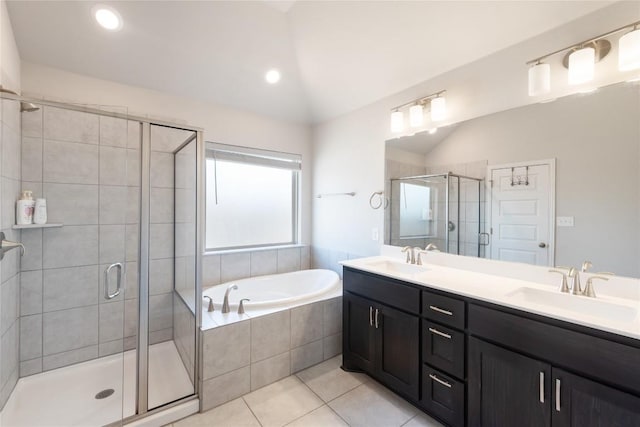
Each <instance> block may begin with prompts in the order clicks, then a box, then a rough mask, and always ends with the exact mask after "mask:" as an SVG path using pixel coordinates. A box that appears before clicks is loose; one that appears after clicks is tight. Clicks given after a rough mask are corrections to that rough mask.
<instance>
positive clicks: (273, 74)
mask: <svg viewBox="0 0 640 427" xmlns="http://www.w3.org/2000/svg"><path fill="white" fill-rule="evenodd" d="M264 79H265V80H266V81H267V83H269V84H272V85H273V84H276V83H278V82H279V81H280V71H278V70H276V69H273V70H269V71H267V74H265V76H264Z"/></svg>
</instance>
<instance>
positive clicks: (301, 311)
mask: <svg viewBox="0 0 640 427" xmlns="http://www.w3.org/2000/svg"><path fill="white" fill-rule="evenodd" d="M237 320H238V321H235V322H234V323H229V324H227V325H224V326H218V327H214V328H212V329H208V330H203V331H201V342H202V358H201V361H202V374H201V379H200V390H201V394H200V398H201V400H202V409H203V410H208V409H211V408H213V407H216V406H219V405H222V404H223V403H226V402H228V401H231V400H233V399H236V398H238V397H240V396H242V395H244V394H247V393H249V392H250V391H253V390H257V389H259V388H261V387H264V386H266V385H268V384H271V383H273V382H275V381H278V380H280V379H282V378H285V377H287V376H289V375H291V374H292V373H295V372H298V371H301V370H303V369H305V368H308V367H309V366H312V365H315V364H317V363H320V362H322V361H324V360H328V359H330V358H332V357H334V356H335V355H337V354H339V353H340V352H341V351H342V296H338V297H335V298H330V299H327V300H323V301H318V302H314V303H311V304H306V305H302V306H299V307H294V308H290V309H285V310H282V311H279V312H276V313H272V314H266V315H263V316H257V317H252V318H246V319H244V320H240V319H237Z"/></svg>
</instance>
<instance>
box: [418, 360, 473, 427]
mask: <svg viewBox="0 0 640 427" xmlns="http://www.w3.org/2000/svg"><path fill="white" fill-rule="evenodd" d="M464 388H465V386H464V383H463V382H460V381H458V380H456V379H454V378H453V377H451V376H449V375H447V374H445V373H443V372H441V371H439V370H437V369H433V368H432V367H430V366H427V365H422V399H421V400H420V403H421V405H422V406H423V407H424V409H426V410H427V411H428V412H429V413H431V414H433V415H435V416H436V417H439V418H441V419H442V421H445V422H446V423H447V424H449V425H451V426H454V427H457V426H464V411H465V408H464V406H465V405H464Z"/></svg>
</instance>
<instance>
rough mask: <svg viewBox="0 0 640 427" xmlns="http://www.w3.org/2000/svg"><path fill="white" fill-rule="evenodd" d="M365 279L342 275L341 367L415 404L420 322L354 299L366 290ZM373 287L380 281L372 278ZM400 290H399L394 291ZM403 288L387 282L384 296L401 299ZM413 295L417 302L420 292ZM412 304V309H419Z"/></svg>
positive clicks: (392, 309) (363, 299)
mask: <svg viewBox="0 0 640 427" xmlns="http://www.w3.org/2000/svg"><path fill="white" fill-rule="evenodd" d="M367 279H368V276H367V275H361V274H358V273H353V274H345V278H344V289H345V292H344V295H343V322H344V325H343V367H344V368H345V369H350V370H362V371H364V372H366V373H368V374H370V375H371V376H373V377H374V378H376V379H378V380H379V381H380V382H381V383H383V384H385V385H386V386H388V387H389V388H391V389H392V390H394V391H395V392H397V393H399V394H402V395H404V396H406V397H407V398H409V399H412V400H418V398H419V387H420V373H419V371H420V362H419V339H416V338H417V337H419V335H420V329H419V328H420V319H419V317H418V316H417V315H414V314H411V313H407V312H405V311H403V310H402V308H403V307H397V308H395V307H391V306H389V305H387V304H383V303H381V302H380V301H376V300H374V299H371V298H366V297H363V296H359V295H356V294H354V293H352V292H350V290H356V291H359V290H360V289H361V286H365V287H366V281H367ZM373 279H374V280H373V282H374V286H375V285H379V281H380V279H379V278H373ZM396 287H400V288H396ZM403 287H405V285H402V284H395V283H393V282H388V284H387V289H386V290H384V292H382V293H380V294H375V296H376V297H377V298H380V299H382V298H383V297H384V295H383V294H384V293H385V292H392V293H394V292H395V291H397V293H395V295H396V297H397V296H398V294H400V295H402V293H403V292H407V289H403ZM410 291H415V296H416V297H417V298H416V300H418V299H419V291H418V290H416V289H410V290H409V293H410ZM416 300H412V305H410V306H409V309H411V308H412V307H413V308H414V309H417V308H418V307H419V306H418V305H417V304H415V302H416Z"/></svg>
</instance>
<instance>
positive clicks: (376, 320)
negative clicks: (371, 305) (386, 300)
mask: <svg viewBox="0 0 640 427" xmlns="http://www.w3.org/2000/svg"><path fill="white" fill-rule="evenodd" d="M376 329H378V309H377V308H376Z"/></svg>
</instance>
